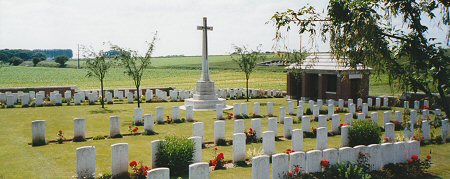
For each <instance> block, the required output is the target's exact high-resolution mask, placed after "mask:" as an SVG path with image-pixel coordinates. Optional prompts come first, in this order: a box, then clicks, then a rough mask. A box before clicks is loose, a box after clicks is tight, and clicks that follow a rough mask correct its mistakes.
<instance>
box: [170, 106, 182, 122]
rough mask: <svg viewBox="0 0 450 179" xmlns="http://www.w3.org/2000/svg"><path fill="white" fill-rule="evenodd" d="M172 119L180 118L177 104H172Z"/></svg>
mask: <svg viewBox="0 0 450 179" xmlns="http://www.w3.org/2000/svg"><path fill="white" fill-rule="evenodd" d="M172 119H173V120H176V119H181V118H180V107H178V106H172Z"/></svg>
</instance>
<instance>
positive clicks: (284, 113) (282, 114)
mask: <svg viewBox="0 0 450 179" xmlns="http://www.w3.org/2000/svg"><path fill="white" fill-rule="evenodd" d="M285 117H286V108H285V107H283V106H282V107H280V117H279V119H280V123H281V124H283V123H284V118H285Z"/></svg>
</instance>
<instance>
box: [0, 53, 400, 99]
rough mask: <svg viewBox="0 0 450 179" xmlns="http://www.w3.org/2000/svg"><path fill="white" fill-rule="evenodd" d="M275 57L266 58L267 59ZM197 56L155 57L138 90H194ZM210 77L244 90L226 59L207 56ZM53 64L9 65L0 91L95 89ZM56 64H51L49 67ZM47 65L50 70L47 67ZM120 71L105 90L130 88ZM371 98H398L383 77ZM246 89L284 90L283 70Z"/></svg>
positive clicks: (265, 71) (261, 72)
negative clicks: (15, 89)
mask: <svg viewBox="0 0 450 179" xmlns="http://www.w3.org/2000/svg"><path fill="white" fill-rule="evenodd" d="M274 58H276V57H273V56H268V59H274ZM201 61H202V60H201V57H170V58H166V57H164V58H163V57H158V58H154V59H152V67H151V68H149V69H147V70H146V71H145V73H144V77H143V80H142V87H174V88H178V89H194V87H195V84H196V81H197V80H198V79H200V75H201V74H200V73H201ZM209 62H210V69H211V78H212V80H213V81H215V84H216V87H217V88H236V87H245V75H244V73H243V72H241V71H240V70H239V68H238V66H237V64H236V63H235V62H234V61H232V59H231V58H230V56H211V57H210V58H209ZM52 63H54V62H43V64H38V66H37V67H30V66H10V67H3V68H0V88H6V87H38V86H77V87H78V88H79V89H99V88H100V86H99V84H100V83H99V82H98V80H97V79H96V78H88V77H86V73H87V72H86V70H85V69H83V66H84V60H81V61H80V64H81V67H82V69H76V65H77V61H76V60H70V61H69V62H68V67H67V68H55V67H51V66H52V65H51V64H52ZM54 65H56V64H53V66H54ZM49 66H50V67H49ZM123 71H124V69H123V68H120V67H117V68H113V69H112V70H111V71H110V72H109V73H108V74H107V76H106V79H105V88H107V89H108V88H110V89H111V88H134V86H133V81H132V80H131V78H129V77H128V76H126V75H125V74H124V73H123ZM370 82H371V85H370V94H371V95H398V94H399V92H397V91H391V89H390V88H389V85H388V83H387V79H386V76H384V75H381V76H380V77H379V78H375V77H372V78H371V81H370ZM249 86H250V88H260V89H276V90H286V73H285V71H284V67H273V66H272V67H262V66H258V67H257V68H256V70H255V72H254V73H252V75H251V76H250V81H249Z"/></svg>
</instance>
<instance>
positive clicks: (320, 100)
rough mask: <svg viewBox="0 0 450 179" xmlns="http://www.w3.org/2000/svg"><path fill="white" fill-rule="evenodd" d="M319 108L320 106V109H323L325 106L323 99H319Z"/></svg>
mask: <svg viewBox="0 0 450 179" xmlns="http://www.w3.org/2000/svg"><path fill="white" fill-rule="evenodd" d="M317 106H319V109H322V106H323V101H322V99H317Z"/></svg>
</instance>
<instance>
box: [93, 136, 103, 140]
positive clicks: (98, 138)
mask: <svg viewBox="0 0 450 179" xmlns="http://www.w3.org/2000/svg"><path fill="white" fill-rule="evenodd" d="M105 138H106V137H105V136H102V135H98V136H95V137H94V138H92V140H103V139H105Z"/></svg>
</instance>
